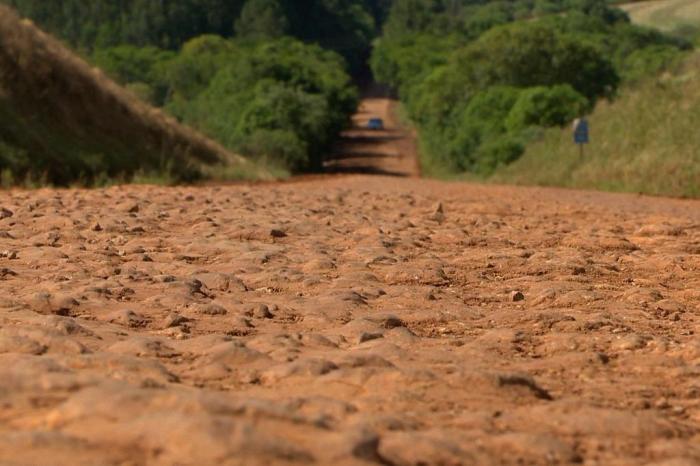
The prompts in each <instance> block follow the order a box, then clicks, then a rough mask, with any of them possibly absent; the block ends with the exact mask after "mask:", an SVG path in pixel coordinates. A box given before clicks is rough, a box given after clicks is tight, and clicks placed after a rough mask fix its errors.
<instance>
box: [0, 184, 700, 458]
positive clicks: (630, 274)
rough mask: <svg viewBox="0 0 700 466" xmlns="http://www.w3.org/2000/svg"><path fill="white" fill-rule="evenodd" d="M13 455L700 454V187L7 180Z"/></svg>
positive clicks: (2, 364) (4, 321)
mask: <svg viewBox="0 0 700 466" xmlns="http://www.w3.org/2000/svg"><path fill="white" fill-rule="evenodd" d="M0 205H1V206H2V210H1V211H0V212H1V213H0V217H1V220H0V262H1V268H0V464H2V465H71V466H81V465H266V464H271V465H277V464H280V465H285V464H312V463H313V464H333V465H371V464H383V465H416V466H417V465H475V464H484V465H491V464H496V465H497V464H518V465H527V464H584V465H623V464H624V465H628V464H630V465H631V464H654V465H666V466H671V465H673V466H685V465H696V464H699V463H700V429H699V428H700V377H699V376H700V339H699V337H698V332H699V331H700V326H699V321H698V319H699V318H700V314H699V311H698V305H700V275H699V274H698V268H699V267H700V203H698V202H693V201H681V200H667V199H654V198H646V197H640V196H634V195H612V194H602V193H592V192H576V191H564V190H554V189H535V188H532V189H528V188H508V187H494V186H476V185H467V184H450V183H441V182H436V181H421V180H416V179H400V178H391V177H369V176H339V177H329V178H327V179H319V180H311V181H308V180H307V181H303V182H292V183H286V184H273V185H261V186H228V187H200V188H195V187H180V188H159V187H137V186H132V187H116V188H110V189H104V190H94V191H87V190H39V191H10V192H2V193H0Z"/></svg>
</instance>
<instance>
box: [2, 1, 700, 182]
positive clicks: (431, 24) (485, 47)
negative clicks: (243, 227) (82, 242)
mask: <svg viewBox="0 0 700 466" xmlns="http://www.w3.org/2000/svg"><path fill="white" fill-rule="evenodd" d="M663 2H666V3H668V2H676V3H679V5H676V7H675V9H673V8H670V7H669V6H668V5H666V4H664V3H663ZM683 2H686V3H687V2H688V0H661V1H660V2H653V3H655V4H661V5H662V6H663V8H661V7H658V8H656V10H662V11H663V12H664V13H663V14H658V12H657V14H656V15H654V14H653V11H656V10H653V11H652V12H650V8H649V7H647V6H639V5H636V4H629V5H625V6H624V10H623V9H620V8H618V7H617V6H616V5H614V4H613V2H609V1H606V0H500V1H488V0H304V1H300V0H162V1H152V0H120V1H113V0H87V1H86V0H53V1H51V2H48V1H46V0H0V3H5V4H8V5H10V6H12V7H14V8H16V9H17V10H18V11H19V12H20V13H21V14H22V15H23V16H25V17H28V18H31V19H32V20H33V21H35V22H36V23H37V24H38V25H40V26H41V27H42V28H44V29H45V30H47V31H48V32H50V33H52V34H54V35H56V36H57V37H59V38H61V39H62V40H63V41H65V42H66V43H67V44H69V45H70V46H71V47H72V48H73V49H74V50H76V51H78V52H79V53H80V54H81V55H82V56H83V57H85V58H86V59H87V60H89V61H90V62H91V63H92V64H94V65H96V66H98V67H100V68H102V69H103V70H104V71H105V72H106V73H107V74H108V75H110V76H111V77H113V78H114V79H115V80H117V81H118V82H119V83H121V84H122V85H124V86H125V87H126V88H127V89H129V90H130V91H131V92H132V93H133V94H134V95H136V96H138V97H139V98H140V99H142V100H143V101H146V102H148V103H150V104H151V105H154V106H157V107H160V108H162V109H164V110H165V111H166V112H167V113H168V114H170V115H172V116H174V117H175V118H177V120H179V121H180V122H183V123H186V124H187V125H189V126H191V127H193V128H195V129H197V130H199V131H201V132H203V133H204V134H206V135H208V136H209V137H211V138H213V139H214V140H216V141H217V142H219V143H221V144H222V145H223V146H225V147H226V148H227V149H229V150H231V151H233V152H235V153H239V154H242V155H245V156H247V157H250V158H252V159H254V160H256V161H258V162H259V163H261V164H263V165H266V166H269V167H273V168H274V170H275V171H276V172H279V173H283V172H292V173H293V172H303V171H316V170H319V169H320V168H321V165H322V161H323V157H324V155H325V154H326V153H327V152H328V151H329V150H330V149H331V146H332V144H333V141H334V140H335V139H336V138H337V137H338V134H339V133H340V131H341V130H342V129H343V128H344V127H345V126H346V125H347V124H348V122H349V121H350V116H351V115H352V113H353V112H354V111H355V109H356V107H357V104H358V98H359V96H360V94H361V89H362V88H363V87H365V86H368V85H369V84H370V83H372V82H374V81H376V82H381V83H384V84H387V85H388V86H390V88H391V89H392V90H393V92H394V93H395V95H396V96H397V97H398V98H399V99H400V100H401V102H402V106H403V112H404V113H405V115H406V116H407V117H408V119H409V120H410V122H411V124H413V125H414V126H415V127H416V130H417V133H418V135H419V138H420V149H421V150H420V152H421V165H422V168H423V172H424V173H425V174H427V175H433V176H446V177H462V178H469V179H481V180H488V179H493V180H497V181H503V182H522V183H540V184H555V185H556V184H560V185H570V186H582V187H602V188H607V189H634V190H641V191H649V192H659V193H672V194H691V195H692V194H695V191H693V190H692V189H691V188H690V187H689V186H688V185H689V183H691V182H692V181H694V180H695V179H691V178H692V175H691V174H692V173H695V172H694V171H692V170H691V171H688V168H687V167H689V166H694V164H695V161H696V156H695V155H694V151H693V150H692V149H691V144H690V143H687V144H686V143H684V144H686V145H685V146H683V147H680V145H681V143H680V142H679V141H676V139H675V138H676V136H677V135H674V136H673V137H672V136H671V135H670V133H663V134H657V133H658V131H663V128H664V127H665V125H663V124H660V120H661V119H665V118H667V116H666V115H665V114H661V113H659V112H663V111H666V109H667V110H668V111H669V112H671V111H672V110H673V109H674V108H675V109H679V108H684V107H683V105H681V104H682V102H681V100H682V99H683V98H686V99H687V98H690V97H689V96H691V95H693V96H694V93H693V92H691V90H692V89H695V87H693V85H694V84H695V82H696V81H695V79H696V78H695V69H696V68H695V67H694V64H695V63H696V62H697V59H695V58H694V57H695V54H694V52H693V46H694V43H695V41H696V38H697V36H698V34H697V28H696V27H695V26H694V24H695V23H694V22H693V21H692V20H691V21H688V17H689V13H688V12H687V11H686V10H682V11H683V14H682V15H681V16H683V17H684V18H685V20H684V22H681V21H680V20H678V21H676V22H675V23H674V22H673V21H672V20H669V17H673V15H674V13H673V12H677V11H681V9H682V8H686V7H687V5H686V6H684V5H685V3H683ZM680 4H682V5H680ZM640 5H641V3H640ZM644 5H647V4H646V3H645V4H644ZM625 10H627V11H629V12H630V14H628V13H627V12H626V11H625ZM630 15H632V17H633V18H637V17H638V18H639V21H634V22H633V21H631V20H630ZM635 15H636V16H635ZM698 16H699V18H698V19H699V20H700V12H699V14H698ZM654 18H656V19H654ZM654 21H657V23H658V24H654ZM638 23H644V24H645V25H642V24H638ZM674 24H675V26H673V25H674ZM683 95H685V96H686V97H681V96H683ZM698 98H700V97H698ZM660 99H663V105H656V103H658V102H657V101H659V100H660ZM679 105H681V106H680V107H679ZM691 107H692V108H695V107H693V106H692V105H690V106H688V108H689V110H688V111H691ZM649 111H652V114H653V113H654V112H656V117H655V118H654V117H652V116H650V115H648V114H644V112H647V113H648V112H649ZM584 115H591V122H592V124H591V127H592V129H593V135H592V144H591V146H590V148H589V149H590V150H589V151H588V152H589V154H590V155H589V156H588V157H587V158H586V159H585V160H579V158H578V155H577V152H576V151H575V148H574V147H573V143H572V141H571V135H570V130H569V126H568V125H569V124H570V122H571V121H572V120H573V119H575V118H577V117H580V116H584ZM668 117H669V118H670V116H668ZM686 121H692V119H691V118H689V117H687V118H684V117H681V116H679V117H678V118H677V121H676V123H677V124H678V125H682V124H686V123H684V122H686ZM625 122H626V124H627V127H625V126H624V124H625ZM17 124H19V123H17ZM621 125H622V128H621V127H620V126H621ZM653 125H655V126H653ZM686 127H687V128H688V129H690V127H689V124H686ZM652 135H655V136H652ZM686 140H687V138H686ZM662 141H666V143H665V144H666V146H664V147H665V149H664V154H665V155H664V156H663V157H664V158H665V159H667V158H668V157H672V158H673V157H676V158H677V159H678V160H677V161H676V162H674V163H666V164H664V163H661V159H660V156H659V157H656V156H652V155H649V154H650V151H652V149H651V146H652V145H655V147H656V146H658V145H659V144H662ZM672 141H673V142H672ZM699 142H700V141H699ZM645 144H646V145H645ZM642 152H644V153H645V154H647V155H645V157H646V158H647V159H650V158H654V159H655V160H656V158H658V159H659V160H657V162H654V163H651V162H648V161H647V162H645V163H641V162H640V161H639V160H637V157H638V156H640V154H641V153H642ZM652 152H653V153H654V154H656V153H658V150H655V151H652ZM31 160H32V158H31V154H30V152H28V150H27V148H25V147H16V143H15V142H13V141H11V140H5V141H0V165H2V169H3V170H5V171H6V172H8V173H12V174H13V176H15V177H17V176H20V177H21V176H24V175H25V174H26V173H28V172H31V171H32V169H33V167H32V162H31ZM623 160H624V161H623ZM627 164H632V165H634V167H632V168H630V167H627V168H625V169H624V170H623V169H622V168H619V167H623V166H626V165H627ZM667 165H668V166H667ZM614 166H617V167H618V169H613V168H611V167H614ZM661 166H663V167H666V168H665V169H667V170H670V169H671V166H673V167H675V168H673V169H674V170H677V169H678V170H681V169H682V170H684V175H683V176H685V181H679V182H676V181H673V182H668V183H667V182H661V181H659V182H656V181H653V180H655V179H656V178H658V177H661V176H662V175H661V174H659V173H658V170H659V168H660V167H661ZM601 167H605V170H602V168H601ZM679 167H684V168H679ZM108 168H109V167H104V166H101V165H100V164H99V163H97V164H96V162H95V161H94V158H93V160H92V161H88V160H87V158H86V163H85V167H82V169H80V170H77V169H76V176H77V172H80V173H82V175H81V176H85V173H87V174H88V175H89V176H88V177H92V178H97V177H98V176H99V174H100V173H104V172H105V171H109V172H113V170H111V171H110V170H109V169H108ZM34 171H36V170H34ZM623 172H624V173H623ZM8 176H9V175H8ZM663 176H666V177H672V176H673V175H672V174H670V173H666V174H665V175H663ZM48 181H52V180H48ZM696 184H697V183H696ZM652 185H653V187H648V188H647V187H646V186H652Z"/></svg>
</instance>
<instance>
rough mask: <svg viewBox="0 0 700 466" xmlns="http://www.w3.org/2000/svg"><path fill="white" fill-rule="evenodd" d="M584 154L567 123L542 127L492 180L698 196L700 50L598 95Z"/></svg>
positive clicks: (699, 187)
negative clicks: (673, 67)
mask: <svg viewBox="0 0 700 466" xmlns="http://www.w3.org/2000/svg"><path fill="white" fill-rule="evenodd" d="M589 124H590V127H591V143H590V144H589V145H588V146H587V147H586V150H585V154H584V156H583V157H580V156H579V151H578V148H577V147H576V146H575V145H574V143H573V140H572V134H571V129H570V128H563V129H558V128H557V129H551V130H546V131H544V132H543V134H542V136H541V139H540V140H539V141H537V142H534V143H533V144H531V145H530V146H529V147H528V149H527V150H526V152H525V154H524V155H523V157H522V158H521V159H519V160H518V161H516V162H515V163H513V164H511V165H509V166H507V167H504V168H501V169H500V170H499V171H497V173H496V174H495V175H494V176H493V177H492V178H491V180H492V181H495V182H506V183H517V184H536V185H544V186H566V187H572V188H593V189H603V190H610V191H632V192H640V193H648V194H658V195H670V196H683V197H700V53H693V54H692V55H690V56H689V57H688V59H687V60H686V61H685V63H684V64H683V65H682V66H681V67H680V68H679V69H678V70H677V71H676V72H674V73H672V74H671V73H667V74H664V75H662V76H660V77H657V78H653V79H648V80H647V81H644V82H642V83H640V84H638V85H637V86H635V87H631V88H626V89H624V90H622V91H621V93H620V95H619V97H618V98H617V99H616V100H615V101H614V102H602V103H600V104H599V105H598V106H597V108H596V109H595V111H594V113H593V114H592V115H591V116H590V118H589Z"/></svg>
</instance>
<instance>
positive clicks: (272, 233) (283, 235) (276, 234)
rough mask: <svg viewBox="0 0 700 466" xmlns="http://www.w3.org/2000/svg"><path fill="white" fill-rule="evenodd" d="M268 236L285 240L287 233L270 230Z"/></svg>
mask: <svg viewBox="0 0 700 466" xmlns="http://www.w3.org/2000/svg"><path fill="white" fill-rule="evenodd" d="M270 236H272V237H273V238H286V237H287V233H285V232H284V231H282V230H278V229H276V228H273V229H272V230H270Z"/></svg>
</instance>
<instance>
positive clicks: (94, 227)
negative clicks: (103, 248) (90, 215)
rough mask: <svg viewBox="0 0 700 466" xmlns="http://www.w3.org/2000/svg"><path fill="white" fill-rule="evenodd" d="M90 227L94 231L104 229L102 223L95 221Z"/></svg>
mask: <svg viewBox="0 0 700 466" xmlns="http://www.w3.org/2000/svg"><path fill="white" fill-rule="evenodd" d="M90 229H91V230H92V231H102V230H103V228H102V225H100V224H99V222H95V223H93V224H92V226H91V227H90Z"/></svg>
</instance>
